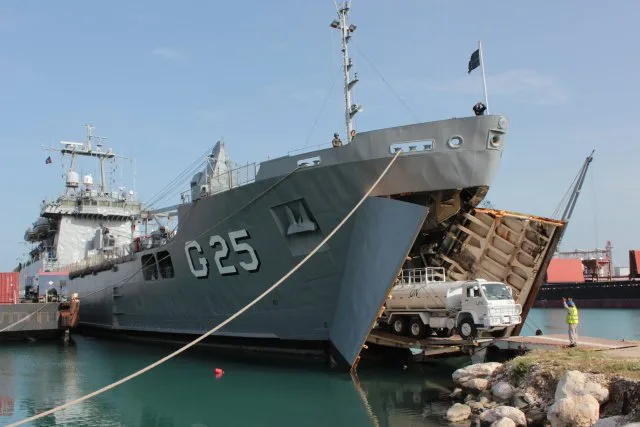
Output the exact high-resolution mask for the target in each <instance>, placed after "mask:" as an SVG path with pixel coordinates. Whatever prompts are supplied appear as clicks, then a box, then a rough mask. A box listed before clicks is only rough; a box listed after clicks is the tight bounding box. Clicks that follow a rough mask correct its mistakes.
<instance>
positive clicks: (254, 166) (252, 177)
mask: <svg viewBox="0 0 640 427" xmlns="http://www.w3.org/2000/svg"><path fill="white" fill-rule="evenodd" d="M258 169H260V163H258V162H253V163H247V164H245V165H242V166H237V167H235V168H233V169H229V170H227V171H226V172H222V173H219V174H217V175H213V176H211V177H209V178H208V180H207V185H208V186H209V188H210V192H209V194H210V195H212V194H217V193H221V192H223V191H227V190H231V189H232V188H235V187H241V186H243V185H246V184H251V183H253V182H255V181H256V175H257V174H258Z"/></svg>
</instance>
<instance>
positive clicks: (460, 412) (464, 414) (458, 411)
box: [447, 403, 471, 423]
mask: <svg viewBox="0 0 640 427" xmlns="http://www.w3.org/2000/svg"><path fill="white" fill-rule="evenodd" d="M470 416H471V408H470V407H469V406H468V405H463V404H462V403H455V404H454V405H453V406H452V407H451V408H449V409H447V420H449V422H452V423H457V422H460V421H464V420H466V419H467V418H469V417H470Z"/></svg>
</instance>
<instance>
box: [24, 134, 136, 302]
mask: <svg viewBox="0 0 640 427" xmlns="http://www.w3.org/2000/svg"><path fill="white" fill-rule="evenodd" d="M85 126H86V128H87V138H86V140H85V141H84V142H70V141H60V144H61V145H62V147H50V148H47V150H49V151H55V152H59V153H60V154H61V155H62V157H65V156H66V157H68V158H69V161H70V164H69V168H68V169H67V170H66V171H65V187H64V191H63V192H62V194H61V195H60V196H59V197H57V198H56V199H55V200H52V201H46V200H43V201H42V204H41V206H40V216H39V217H38V218H37V219H36V220H35V221H34V222H33V224H32V226H31V227H29V228H28V229H27V230H26V231H25V235H24V238H25V241H26V242H29V243H31V244H33V246H34V247H33V249H32V250H31V251H30V253H29V258H28V259H27V261H26V262H25V263H24V265H20V270H21V271H20V273H21V279H22V281H23V283H24V284H26V285H27V286H29V287H38V286H40V276H60V277H61V278H60V277H59V279H60V280H61V283H59V285H61V286H63V287H64V285H65V284H66V281H65V279H64V276H65V274H64V273H65V272H66V271H67V270H68V269H69V268H73V265H74V264H76V263H78V262H86V263H89V262H94V263H95V262H97V261H99V260H102V259H115V258H120V257H122V256H124V255H128V254H129V253H130V251H129V250H127V249H128V248H129V247H130V244H131V242H132V241H133V237H134V232H135V221H136V220H137V218H138V217H139V215H140V202H139V201H138V200H137V199H136V197H135V194H134V192H133V191H132V190H129V191H127V190H126V189H125V188H124V187H120V188H118V189H117V190H111V189H110V188H109V187H108V185H107V182H106V177H105V175H106V173H105V162H106V161H110V160H116V159H123V158H124V157H122V156H119V155H117V154H116V153H114V152H113V150H112V149H105V148H104V146H103V138H96V137H94V135H93V129H94V128H93V126H91V125H85ZM96 139H97V141H96ZM87 157H88V158H93V159H95V160H97V161H98V162H99V165H100V181H99V183H98V184H97V185H95V184H94V182H93V177H92V175H91V174H86V175H84V176H82V180H81V177H80V174H79V173H78V165H77V163H78V159H79V158H87ZM50 160H51V157H49V158H48V160H47V161H48V162H49V161H50ZM40 292H41V293H44V292H46V287H44V288H42V289H41V290H40Z"/></svg>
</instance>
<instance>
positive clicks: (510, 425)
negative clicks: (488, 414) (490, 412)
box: [491, 417, 516, 427]
mask: <svg viewBox="0 0 640 427" xmlns="http://www.w3.org/2000/svg"><path fill="white" fill-rule="evenodd" d="M491 427H516V423H514V422H513V420H512V419H511V418H507V417H504V418H500V419H499V420H498V421H494V422H493V423H491Z"/></svg>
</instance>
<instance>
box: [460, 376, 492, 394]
mask: <svg viewBox="0 0 640 427" xmlns="http://www.w3.org/2000/svg"><path fill="white" fill-rule="evenodd" d="M460 385H461V386H462V387H463V388H466V389H469V390H474V391H482V390H486V389H488V388H489V380H485V379H484V378H473V379H470V380H468V381H465V382H463V383H461V384H460Z"/></svg>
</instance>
